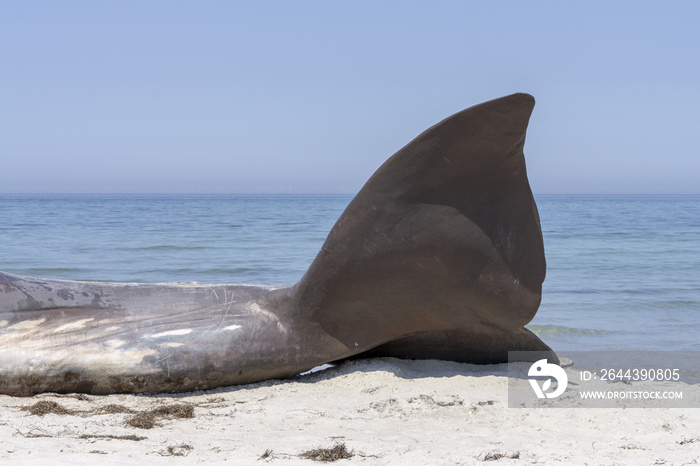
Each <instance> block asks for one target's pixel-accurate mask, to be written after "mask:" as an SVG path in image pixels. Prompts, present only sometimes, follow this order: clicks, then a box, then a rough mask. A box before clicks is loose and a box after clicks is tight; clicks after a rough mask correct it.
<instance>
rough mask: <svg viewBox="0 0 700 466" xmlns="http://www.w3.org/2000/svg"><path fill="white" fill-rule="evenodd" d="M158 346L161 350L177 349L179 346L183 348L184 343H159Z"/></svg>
mask: <svg viewBox="0 0 700 466" xmlns="http://www.w3.org/2000/svg"><path fill="white" fill-rule="evenodd" d="M160 346H162V347H163V348H179V347H181V346H185V344H184V343H161V344H160Z"/></svg>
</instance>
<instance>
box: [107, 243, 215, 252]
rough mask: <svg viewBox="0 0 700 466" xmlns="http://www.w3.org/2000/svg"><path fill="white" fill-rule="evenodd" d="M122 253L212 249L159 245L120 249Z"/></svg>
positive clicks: (206, 247)
mask: <svg viewBox="0 0 700 466" xmlns="http://www.w3.org/2000/svg"><path fill="white" fill-rule="evenodd" d="M120 249H122V250H124V251H193V250H204V249H213V248H211V247H209V246H173V245H171V244H159V245H156V246H139V247H135V248H120Z"/></svg>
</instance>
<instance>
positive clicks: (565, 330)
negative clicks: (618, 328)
mask: <svg viewBox="0 0 700 466" xmlns="http://www.w3.org/2000/svg"><path fill="white" fill-rule="evenodd" d="M525 328H527V329H528V330H530V331H531V332H532V333H534V334H535V335H546V336H552V335H609V334H611V333H613V332H609V331H607V330H598V329H592V328H573V327H564V326H563V325H526V326H525Z"/></svg>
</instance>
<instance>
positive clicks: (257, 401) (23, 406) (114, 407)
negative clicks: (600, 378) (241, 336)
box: [0, 358, 700, 465]
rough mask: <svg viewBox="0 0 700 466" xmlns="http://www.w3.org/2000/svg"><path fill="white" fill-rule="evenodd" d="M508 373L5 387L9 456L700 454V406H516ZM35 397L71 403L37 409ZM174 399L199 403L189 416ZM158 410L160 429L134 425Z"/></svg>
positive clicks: (402, 363) (661, 458)
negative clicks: (55, 389)
mask: <svg viewBox="0 0 700 466" xmlns="http://www.w3.org/2000/svg"><path fill="white" fill-rule="evenodd" d="M507 374H508V372H507V365H505V364H501V365H489V366H476V365H470V364H459V363H453V362H446V361H435V360H430V361H408V360H397V359H393V358H381V359H374V360H358V361H350V362H346V363H343V364H341V365H339V366H336V367H333V368H329V369H326V370H323V371H319V372H313V373H310V374H306V375H303V376H297V377H294V378H291V379H287V380H272V381H266V382H259V383H256V384H251V385H243V386H236V387H227V388H222V389H216V390H209V391H206V392H193V393H185V394H175V395H108V396H93V395H56V394H41V395H36V396H32V397H26V398H20V397H10V396H5V395H0V410H1V411H2V416H1V417H0V438H1V439H2V440H1V441H0V445H1V447H0V462H4V461H12V462H20V461H21V462H22V464H45V462H46V461H50V462H51V463H52V464H90V463H94V462H95V461H101V462H106V463H107V464H129V463H133V462H135V461H140V462H144V461H145V462H147V463H148V464H166V463H172V462H173V461H178V460H180V461H181V462H182V463H183V464H184V463H196V462H206V463H217V464H218V463H223V462H227V461H228V462H233V463H235V464H262V463H264V462H271V463H274V464H282V465H284V464H315V462H314V461H312V460H311V459H305V458H303V457H302V456H303V455H304V453H308V452H310V451H314V450H318V449H332V448H333V447H335V446H341V445H342V446H344V448H345V449H346V451H347V452H348V453H349V454H351V455H352V457H350V458H349V459H341V460H339V461H337V464H397V463H413V464H420V463H422V464H480V463H482V462H484V461H491V460H498V461H499V463H498V464H525V463H528V464H551V463H553V462H557V461H559V462H563V463H565V464H586V463H589V464H590V463H591V462H595V463H596V464H654V463H656V464H681V463H685V462H693V461H694V460H696V459H697V457H698V454H697V449H698V445H700V429H699V428H698V426H700V409H695V408H659V409H649V408H642V409H620V408H585V409H582V408H556V409H554V408H529V409H517V408H508V378H507ZM691 387H694V388H693V389H694V390H696V389H698V388H699V387H698V386H697V385H694V386H691ZM695 393H697V392H695ZM38 402H54V403H56V404H51V403H48V404H45V405H46V406H53V407H56V406H58V407H59V411H60V408H63V409H65V410H67V411H68V412H67V413H64V414H57V413H51V412H49V413H48V414H43V415H37V414H32V413H31V412H30V411H28V410H27V409H28V408H30V407H31V406H33V405H35V404H36V403H38ZM164 406H165V407H169V408H172V409H165V408H163V407H164ZM177 406H180V407H182V406H191V407H192V408H190V410H189V412H190V414H191V415H192V417H189V416H188V415H187V413H185V415H182V414H181V413H180V414H178V413H177V410H176V409H175V407H177ZM118 407H122V408H124V409H125V410H124V411H120V410H121V409H122V408H118ZM158 409H160V412H161V414H162V415H161V414H156V415H154V416H153V417H154V419H153V420H154V425H153V427H152V428H139V427H134V426H133V425H129V424H128V423H127V422H128V421H129V420H130V419H131V418H133V417H134V416H135V415H137V414H139V413H155V412H157V411H158ZM49 411H51V410H50V409H49ZM185 411H187V410H185ZM183 412H184V411H183ZM336 451H339V450H336Z"/></svg>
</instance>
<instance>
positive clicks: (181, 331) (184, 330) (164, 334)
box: [151, 328, 192, 338]
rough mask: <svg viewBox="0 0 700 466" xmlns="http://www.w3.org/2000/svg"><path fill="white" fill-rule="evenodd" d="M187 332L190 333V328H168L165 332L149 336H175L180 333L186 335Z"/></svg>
mask: <svg viewBox="0 0 700 466" xmlns="http://www.w3.org/2000/svg"><path fill="white" fill-rule="evenodd" d="M188 333H192V329H191V328H183V329H180V330H169V331H167V332H161V333H156V334H155V335H151V338H162V337H176V336H180V335H187V334H188Z"/></svg>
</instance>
